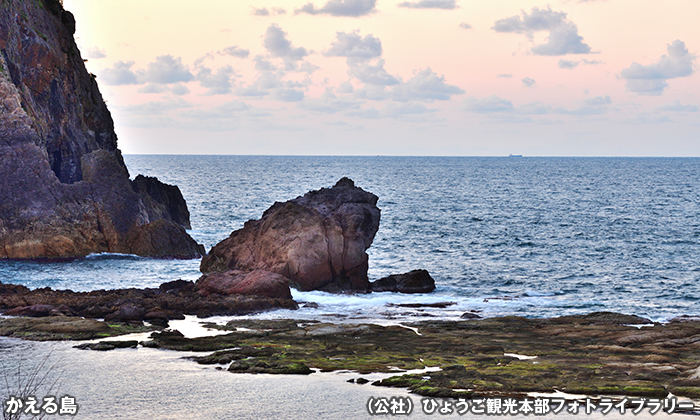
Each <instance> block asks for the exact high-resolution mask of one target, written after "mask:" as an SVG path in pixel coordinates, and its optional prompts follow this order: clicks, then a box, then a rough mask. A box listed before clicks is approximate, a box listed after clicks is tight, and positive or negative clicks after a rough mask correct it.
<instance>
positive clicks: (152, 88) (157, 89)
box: [137, 83, 170, 93]
mask: <svg viewBox="0 0 700 420" xmlns="http://www.w3.org/2000/svg"><path fill="white" fill-rule="evenodd" d="M169 91H170V89H168V87H167V86H165V85H159V84H156V83H149V84H147V85H145V86H143V87H141V88H139V89H138V90H137V92H138V93H165V92H169Z"/></svg>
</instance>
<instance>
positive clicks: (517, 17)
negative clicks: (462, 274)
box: [64, 0, 700, 156]
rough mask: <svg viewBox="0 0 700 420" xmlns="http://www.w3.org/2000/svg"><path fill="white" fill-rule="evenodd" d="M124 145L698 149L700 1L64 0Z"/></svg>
mask: <svg viewBox="0 0 700 420" xmlns="http://www.w3.org/2000/svg"><path fill="white" fill-rule="evenodd" d="M64 7H65V8H66V9H67V10H69V11H71V12H72V13H73V14H74V15H75V17H76V21H77V25H76V26H77V31H76V34H75V37H76V42H77V43H78V46H79V48H80V51H81V54H82V56H83V58H84V59H87V62H86V66H87V68H88V71H90V72H92V73H94V74H95V75H96V76H97V81H98V83H99V86H100V90H101V92H102V95H103V97H104V99H105V100H106V101H107V106H108V108H109V109H110V111H111V113H112V117H113V119H114V123H115V130H116V132H117V135H118V137H119V146H120V148H121V149H122V151H123V152H124V153H127V154H237V155H246V154H255V155H411V156H424V155H425V156H504V155H505V156H507V155H509V154H522V155H525V156H700V111H699V108H700V77H699V76H698V66H699V63H700V61H699V59H698V54H699V51H700V25H698V24H697V18H698V17H699V16H700V1H698V0H672V1H660V0H559V1H555V2H551V3H546V2H541V1H529V0H524V1H512V0H407V1H404V0H397V1H390V0H301V1H296V0H286V1H281V0H269V1H268V0H257V1H253V0H204V1H201V0H200V1H185V0H180V1H178V0H148V1H143V0H99V1H96V0H64Z"/></svg>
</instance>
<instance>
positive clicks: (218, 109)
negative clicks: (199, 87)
mask: <svg viewBox="0 0 700 420" xmlns="http://www.w3.org/2000/svg"><path fill="white" fill-rule="evenodd" d="M249 109H250V106H248V104H246V103H245V102H241V101H231V102H226V103H224V104H221V105H219V106H215V107H213V108H210V109H187V110H185V111H183V112H181V113H180V115H181V116H183V117H187V118H195V119H198V120H203V119H204V120H206V119H221V118H223V119H227V118H231V117H232V116H233V115H234V114H236V113H239V112H242V111H247V110H249Z"/></svg>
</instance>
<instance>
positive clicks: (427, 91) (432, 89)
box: [391, 67, 464, 102]
mask: <svg viewBox="0 0 700 420" xmlns="http://www.w3.org/2000/svg"><path fill="white" fill-rule="evenodd" d="M462 93H464V90H462V89H460V88H459V87H457V86H454V85H448V84H447V83H445V77H444V76H438V74H437V73H435V72H434V71H432V70H431V69H430V67H428V68H426V69H425V70H420V71H417V72H416V73H415V74H414V75H413V77H412V78H410V79H409V80H408V81H407V82H405V83H401V84H398V85H396V86H394V87H393V88H392V90H391V98H392V99H393V100H395V101H400V102H407V101H413V100H427V101H433V100H440V101H446V100H449V99H451V97H452V95H460V94H462Z"/></svg>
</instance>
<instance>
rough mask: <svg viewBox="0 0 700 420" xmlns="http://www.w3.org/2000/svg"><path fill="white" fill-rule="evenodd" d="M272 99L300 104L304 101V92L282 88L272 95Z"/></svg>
mask: <svg viewBox="0 0 700 420" xmlns="http://www.w3.org/2000/svg"><path fill="white" fill-rule="evenodd" d="M272 97H273V98H274V99H277V100H278V101H284V102H299V101H303V100H304V92H303V91H301V90H299V89H288V88H280V89H276V90H275V91H274V92H273V93H272Z"/></svg>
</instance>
